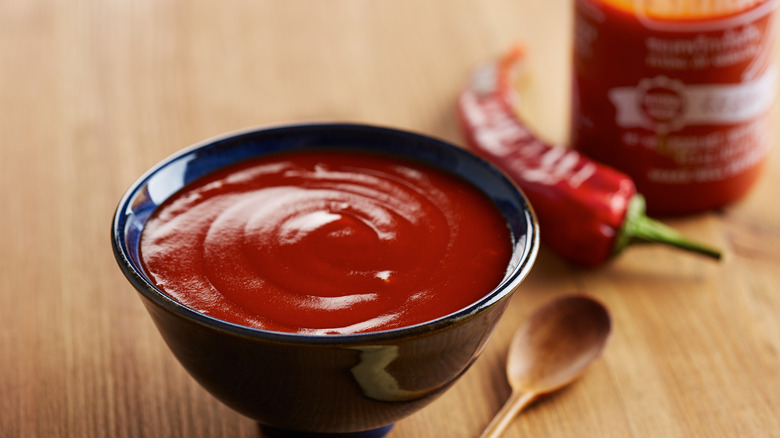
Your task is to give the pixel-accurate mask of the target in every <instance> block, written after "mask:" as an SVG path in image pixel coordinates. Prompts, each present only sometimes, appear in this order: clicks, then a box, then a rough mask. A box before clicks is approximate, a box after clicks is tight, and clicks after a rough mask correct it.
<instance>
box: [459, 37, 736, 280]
mask: <svg viewBox="0 0 780 438" xmlns="http://www.w3.org/2000/svg"><path fill="white" fill-rule="evenodd" d="M523 56H524V54H523V50H522V48H520V47H519V46H518V47H515V48H513V50H511V51H510V52H509V53H507V54H506V55H505V56H504V57H503V58H501V59H500V60H497V61H493V62H488V63H486V64H484V65H481V66H479V67H477V68H476V70H475V71H474V72H473V75H472V76H471V78H470V81H469V83H468V85H467V86H466V87H465V89H464V90H463V91H462V93H461V94H460V96H459V99H458V117H459V121H460V124H461V128H462V131H463V134H464V136H465V138H466V141H467V144H468V147H469V148H470V149H472V150H473V151H474V152H475V153H477V154H478V155H481V156H482V157H483V158H485V159H487V160H488V161H490V162H492V163H493V164H494V165H496V167H498V168H500V169H502V170H503V171H504V172H505V173H506V174H507V175H509V177H510V178H512V179H513V180H514V181H515V183H516V184H517V185H518V186H519V187H520V188H521V189H522V190H523V192H524V193H525V194H526V196H527V197H528V199H529V201H530V203H531V206H532V207H533V209H534V211H535V212H536V215H537V217H538V220H539V225H540V228H541V234H540V235H541V239H542V242H544V243H545V244H546V245H547V246H548V247H549V248H551V249H552V250H553V251H555V252H557V253H559V254H560V255H561V256H563V257H564V258H566V259H568V260H570V261H573V262H575V263H577V264H581V265H584V266H589V267H592V266H597V265H599V264H602V263H604V262H605V261H607V260H609V259H610V258H611V257H612V256H613V255H615V254H617V253H619V252H620V251H622V250H623V249H624V248H625V247H627V246H628V245H629V244H631V243H634V242H638V241H646V242H647V241H649V242H660V243H665V244H669V245H673V246H676V247H678V248H682V249H685V250H689V251H693V252H697V253H700V254H704V255H707V256H710V257H713V258H720V252H719V251H717V250H714V249H711V248H708V247H706V246H703V245H700V244H697V243H694V242H691V241H689V240H687V239H685V238H684V237H683V236H681V235H680V234H679V233H677V232H676V231H674V230H672V229H671V228H669V227H667V226H665V225H663V224H661V223H660V222H658V221H655V220H652V219H650V218H648V217H647V216H645V203H644V198H643V197H642V196H641V195H640V194H638V193H637V192H636V187H635V186H634V183H633V181H632V180H631V179H630V177H629V176H628V175H625V174H623V173H622V172H619V171H617V170H615V169H613V168H611V167H608V166H606V165H603V164H600V163H597V162H595V161H593V160H590V159H588V158H586V157H584V156H582V155H581V154H579V153H578V152H577V151H575V150H573V149H570V148H566V147H563V146H553V145H550V144H549V143H546V142H544V141H542V140H541V139H539V138H538V137H537V136H536V135H535V134H534V133H533V132H532V131H531V130H530V129H529V128H528V127H527V126H526V124H525V123H523V121H522V120H520V118H519V117H518V116H517V114H516V112H515V108H516V100H517V93H516V91H515V88H514V85H513V84H514V80H515V78H516V74H515V70H517V67H518V66H519V64H520V61H521V60H522V58H523Z"/></svg>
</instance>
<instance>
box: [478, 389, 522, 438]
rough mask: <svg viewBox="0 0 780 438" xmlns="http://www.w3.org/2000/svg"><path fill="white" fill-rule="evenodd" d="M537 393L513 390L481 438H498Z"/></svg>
mask: <svg viewBox="0 0 780 438" xmlns="http://www.w3.org/2000/svg"><path fill="white" fill-rule="evenodd" d="M535 398H536V394H534V393H533V392H520V391H512V394H510V395H509V399H507V401H506V402H505V403H504V406H502V407H501V410H500V411H498V413H497V414H496V416H495V417H493V420H491V421H490V424H488V426H487V428H486V429H485V431H484V432H482V435H480V438H498V437H500V436H501V434H502V433H504V431H505V430H506V428H507V426H509V424H510V423H512V420H513V419H514V418H515V416H516V415H517V414H518V413H519V412H520V411H522V410H523V408H525V407H526V406H528V405H529V404H530V403H531V402H532V401H534V399H535Z"/></svg>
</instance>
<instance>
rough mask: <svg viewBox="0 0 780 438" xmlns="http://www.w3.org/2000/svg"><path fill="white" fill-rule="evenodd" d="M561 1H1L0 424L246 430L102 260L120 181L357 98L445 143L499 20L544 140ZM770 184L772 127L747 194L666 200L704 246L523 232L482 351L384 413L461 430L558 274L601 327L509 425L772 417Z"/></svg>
mask: <svg viewBox="0 0 780 438" xmlns="http://www.w3.org/2000/svg"><path fill="white" fill-rule="evenodd" d="M570 20H571V14H570V4H569V2H568V1H567V0H547V1H544V2H541V1H532V0H489V1H485V0H425V1H418V0H375V1H371V2H368V1H365V0H328V1H319V2H318V1H313V0H257V1H254V0H253V1H249V0H226V1H222V2H208V1H201V0H139V1H132V2H130V1H126V2H121V1H98V0H73V1H67V2H65V1H54V0H7V1H3V2H0V138H2V146H1V147H2V156H0V187H2V191H0V206H2V210H0V244H2V249H1V250H0V436H2V437H25V438H29V437H46V438H48V437H96V438H97V437H168V436H171V437H173V436H188V437H257V436H259V432H258V430H257V429H256V427H255V425H254V424H253V423H252V421H251V420H248V419H246V418H244V417H241V416H240V415H238V414H236V413H234V412H232V411H230V410H229V409H228V408H226V407H224V406H223V405H221V404H220V403H219V402H217V401H215V400H214V399H213V398H211V397H210V396H209V395H208V394H207V393H206V392H205V391H204V390H202V389H201V388H200V387H199V386H198V385H197V384H196V383H194V381H192V379H191V378H190V377H189V376H188V375H187V374H186V372H185V371H184V370H183V369H182V368H181V366H179V364H178V363H177V362H176V361H175V359H174V358H173V356H172V355H171V354H170V352H169V351H168V349H167V347H166V346H165V345H164V343H163V341H162V339H161V338H160V336H159V335H158V333H157V331H156V330H155V328H154V326H153V325H152V322H151V319H150V318H149V317H148V315H147V314H146V312H145V310H144V309H143V307H142V305H141V302H140V300H139V299H138V298H137V297H136V295H135V292H134V291H133V290H132V288H131V287H130V286H129V284H128V283H127V282H126V281H125V279H124V277H123V276H122V274H121V273H120V271H119V269H118V268H117V267H116V264H115V262H114V260H113V256H112V254H111V249H110V244H109V224H110V220H111V216H112V214H113V209H114V208H115V206H116V203H117V202H118V200H119V197H120V196H121V195H122V193H123V192H124V190H125V189H126V188H127V187H128V186H129V185H130V184H131V183H132V181H133V180H134V179H135V178H136V177H137V176H139V175H140V174H141V173H142V172H143V171H144V170H146V169H147V168H148V167H150V166H152V165H153V164H155V163H156V162H158V161H159V160H161V159H163V158H165V157H166V156H167V155H169V154H171V153H173V152H174V151H176V150H178V149H180V148H182V147H185V146H188V145H190V144H192V143H194V142H197V141H200V140H202V139H205V138H208V137H211V136H214V135H217V134H221V133H223V132H226V131H230V130H234V129H239V128H245V127H248V126H256V125H265V124H272V123H284V122H297V121H306V120H339V121H357V122H367V123H375V124H381V125H387V126H394V127H400V128H405V129H411V130H415V131H420V132H424V133H428V134H432V135H435V136H438V137H442V138H444V139H447V140H451V141H453V142H457V143H460V142H461V139H460V136H459V133H458V129H457V125H456V123H455V118H454V106H453V105H454V99H455V96H456V94H457V92H458V90H459V88H460V87H461V85H462V84H463V82H464V81H465V77H466V74H467V72H468V70H469V69H470V68H471V67H472V66H473V65H475V64H476V63H478V62H480V61H482V60H484V59H486V58H489V57H492V56H495V55H497V54H498V53H500V52H501V51H503V50H505V49H506V48H507V47H508V46H509V45H510V44H512V43H513V42H514V41H517V40H524V41H525V42H526V43H527V44H528V46H529V49H530V54H529V60H528V63H529V72H530V79H529V81H528V83H526V84H524V86H523V89H522V90H521V92H522V95H523V98H524V101H523V102H524V103H523V107H522V109H521V112H522V113H523V115H524V116H525V117H526V118H527V119H528V121H529V122H530V123H531V124H532V125H533V126H535V127H536V128H537V129H538V131H539V133H540V134H541V135H543V136H545V137H547V138H550V139H552V140H555V141H564V140H565V137H566V126H567V116H566V114H567V107H568V97H567V96H568V90H569V88H568V83H569V80H568V68H569V59H568V58H569V54H568V50H569V48H568V47H569V38H570V34H569V28H570ZM777 121H778V122H780V119H777ZM776 125H777V126H780V123H777V124H776ZM778 186H780V154H778V151H777V150H776V149H775V150H774V151H773V153H772V155H771V159H770V162H769V165H768V168H767V170H766V172H765V174H764V175H763V177H762V180H761V182H760V183H759V185H758V186H757V187H756V188H755V189H754V190H753V191H752V192H751V194H750V195H749V196H748V197H747V198H746V199H744V200H742V201H740V202H739V203H737V204H734V205H732V206H729V207H728V208H725V209H723V210H721V211H716V212H710V213H706V214H702V215H697V216H695V217H687V218H679V219H674V220H669V221H667V222H669V223H670V224H671V225H673V226H674V227H675V228H678V229H680V230H682V231H684V232H685V233H687V234H690V235H692V236H694V237H696V238H698V239H700V240H705V241H710V242H713V243H715V244H718V245H720V246H722V247H723V248H725V250H726V253H727V254H726V258H725V260H723V261H722V262H720V263H713V262H711V261H708V260H704V259H702V258H698V257H695V256H691V255H686V254H680V253H677V252H674V251H672V250H668V249H663V248H658V247H653V246H647V247H641V248H632V249H630V250H628V251H627V252H626V253H624V254H623V255H622V256H621V257H620V258H619V259H617V260H615V261H614V262H613V263H610V264H609V265H607V266H604V267H603V268H600V269H596V270H581V269H577V268H574V267H572V266H570V265H568V264H566V263H564V262H562V261H561V260H560V259H558V258H557V257H556V256H555V255H554V254H552V253H550V252H549V251H547V250H543V251H542V253H541V255H540V258H539V260H538V263H537V264H536V266H535V268H534V270H533V272H532V274H531V276H530V277H529V279H528V281H527V282H526V283H525V285H524V287H523V288H522V289H521V290H520V291H519V292H518V293H517V295H516V296H515V297H514V299H513V301H512V303H511V305H510V307H509V309H508V311H507V314H506V315H505V318H504V319H503V320H502V322H501V324H500V326H499V328H498V329H497V331H496V333H495V335H494V337H493V339H492V340H491V342H490V344H489V345H488V347H487V349H486V350H485V352H484V355H483V356H482V357H481V358H480V359H479V360H478V361H477V362H476V364H475V365H474V366H473V367H472V368H471V370H469V372H468V373H467V374H466V375H465V376H464V377H463V378H462V380H460V381H459V382H458V383H457V384H456V385H455V386H454V387H453V388H452V389H451V390H450V391H449V392H448V393H447V394H445V395H444V396H443V397H441V398H440V399H439V400H437V401H435V402H434V403H433V404H431V405H430V406H429V407H427V408H425V409H424V410H422V411H421V412H419V413H417V414H415V415H413V416H411V417H409V418H407V419H405V420H403V421H401V422H399V423H398V424H397V426H396V428H395V429H394V431H393V432H392V433H391V435H390V436H391V437H393V438H401V437H404V438H428V437H452V438H458V437H464V438H465V437H475V436H478V435H479V433H480V431H481V430H482V428H483V427H485V426H486V425H487V423H488V422H489V420H490V418H491V417H492V415H493V414H494V413H495V412H496V411H497V410H498V408H499V407H500V406H501V404H502V403H503V401H504V400H505V398H506V397H507V396H508V395H509V388H508V386H507V383H506V380H505V378H504V375H503V370H504V361H505V359H506V348H507V346H508V344H509V341H510V338H511V335H512V332H513V331H514V329H515V328H516V327H517V326H518V325H519V323H520V322H521V321H522V320H523V319H524V318H525V317H526V316H527V315H528V314H529V313H530V311H531V310H532V309H533V308H534V307H536V306H537V305H539V304H541V303H542V302H544V301H546V300H547V299H549V298H550V297H552V296H554V295H557V294H561V293H569V292H573V291H582V292H586V293H589V294H591V295H593V296H595V297H597V298H599V299H601V300H602V301H603V302H604V303H606V304H607V306H609V307H610V309H611V311H612V312H613V317H614V319H615V329H616V332H615V335H614V337H613V339H612V342H611V344H610V345H609V347H608V348H607V350H606V352H605V354H604V356H603V358H602V359H600V360H599V361H598V362H597V363H596V364H595V366H594V367H593V368H592V369H591V370H590V371H589V372H588V373H587V374H586V375H585V376H584V378H583V379H582V380H581V381H578V382H577V383H576V384H574V385H573V386H571V387H570V388H568V389H566V390H564V391H562V392H560V393H558V394H556V395H554V396H551V397H547V398H545V399H542V400H541V401H539V402H538V403H536V404H534V405H533V406H531V407H530V408H529V409H528V410H527V411H525V412H524V413H523V415H522V416H521V417H520V418H518V419H517V421H515V422H514V423H513V425H512V426H511V427H510V429H509V430H508V432H507V434H506V436H507V437H527V436H534V437H560V438H565V437H583V436H593V437H596V436H598V437H667V438H668V437H672V438H673V437H693V436H695V437H740V438H741V437H771V436H780V414H779V413H778V412H780V375H778V370H780V318H778V315H780V269H778V266H780V264H779V263H778V262H780V203H778V202H777V187H778Z"/></svg>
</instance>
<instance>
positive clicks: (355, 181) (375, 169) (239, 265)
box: [141, 151, 511, 334]
mask: <svg viewBox="0 0 780 438" xmlns="http://www.w3.org/2000/svg"><path fill="white" fill-rule="evenodd" d="M510 253H511V238H510V235H509V229H508V227H507V225H506V222H505V220H504V218H503V216H502V215H501V213H500V212H499V211H498V209H497V208H496V206H495V205H493V204H492V202H491V201H490V200H489V199H488V198H487V197H486V196H485V195H484V194H482V193H481V192H479V191H478V190H477V189H476V188H474V187H472V186H471V185H470V184H468V183H466V182H465V181H463V180H461V179H460V178H457V177H455V176H452V175H449V174H447V173H444V172H441V171H438V170H435V169H432V168H429V167H427V166H424V165H420V164H417V163H413V162H409V161H402V160H399V159H396V158H390V157H387V156H379V155H369V154H361V153H352V152H333V151H331V152H327V151H326V152H322V151H320V152H315V151H307V152H296V153H287V154H279V155H273V156H267V157H264V158H260V159H256V160H253V161H251V162H249V163H245V164H242V165H239V166H236V167H231V168H228V169H226V170H223V171H220V172H217V173H215V174H212V175H209V176H207V177H205V178H204V179H202V180H199V181H197V182H195V183H193V184H191V185H189V186H187V187H185V189H184V190H182V191H181V192H180V193H177V194H176V195H174V196H173V197H172V198H171V199H169V200H168V201H166V203H164V204H163V205H162V206H160V207H159V208H158V210H157V211H156V212H155V214H154V216H153V217H152V218H151V219H150V220H149V222H148V223H147V225H146V226H145V228H144V231H143V233H142V240H141V254H142V260H143V264H144V268H145V269H146V271H147V272H148V274H149V275H150V277H151V278H152V280H153V281H154V282H155V283H156V284H157V286H158V287H159V288H160V289H161V290H163V291H164V292H165V293H166V294H168V295H170V296H171V297H172V298H174V299H176V300H177V301H179V302H181V303H183V304H185V305H187V306H189V307H191V308H193V309H195V310H197V311H199V312H202V313H204V314H208V315H211V316H214V317H216V318H219V319H223V320H225V321H229V322H233V323H237V324H243V325H247V326H250V327H256V328H261V329H266V330H272V331H281V332H293V333H307V334H336V333H357V332H367V331H379V330H387V329H392V328H397V327H403V326H409V325H414V324H418V323H422V322H425V321H429V320H432V319H436V318H438V317H441V316H444V315H447V314H450V313H452V312H455V311H457V310H460V309H462V308H464V307H466V306H468V305H469V304H471V303H473V302H475V301H477V300H479V299H480V298H481V297H483V296H485V295H486V294H487V293H488V292H490V291H491V290H492V289H493V288H495V287H496V286H497V285H498V284H499V282H500V281H501V279H502V278H503V275H504V274H505V272H506V269H507V265H508V263H509V258H510V255H511V254H510Z"/></svg>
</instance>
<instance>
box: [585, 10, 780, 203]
mask: <svg viewBox="0 0 780 438" xmlns="http://www.w3.org/2000/svg"><path fill="white" fill-rule="evenodd" d="M777 5H778V0H728V1H726V0H575V13H574V56H573V89H572V96H573V98H572V123H571V143H572V145H573V147H575V148H576V149H578V150H579V151H581V152H582V153H584V154H586V155H588V156H590V157H592V158H594V159H596V160H598V161H601V162H603V163H606V164H608V165H610V166H613V167H615V168H617V169H619V170H622V171H624V172H626V173H628V174H629V175H630V176H631V177H632V178H633V179H634V181H635V183H636V185H637V188H638V190H639V192H640V193H642V194H643V195H644V196H645V198H646V200H647V206H648V211H649V212H650V213H653V214H686V213H694V212H699V211H703V210H708V209H712V208H716V207H719V206H723V205H725V204H728V203H730V202H733V201H735V200H737V199H739V198H740V197H742V196H743V195H745V194H746V193H747V192H748V190H749V189H750V187H751V186H752V185H753V183H754V182H755V181H756V179H757V178H758V176H759V174H760V171H761V168H762V165H763V163H764V161H765V158H766V156H767V154H768V151H769V148H770V143H771V135H770V133H771V126H770V123H771V121H770V118H769V114H770V110H771V108H772V106H773V103H774V98H775V93H776V88H777V75H778V71H777V69H776V66H775V64H774V56H773V55H774V46H773V43H774V40H775V39H776V38H777V36H776V24H775V18H774V16H775V10H776V9H777Z"/></svg>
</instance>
